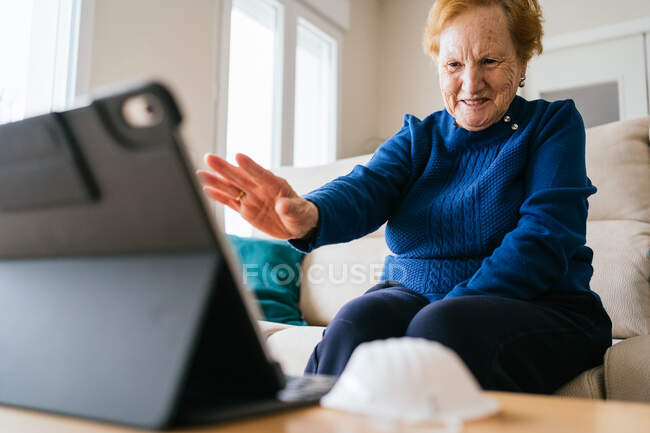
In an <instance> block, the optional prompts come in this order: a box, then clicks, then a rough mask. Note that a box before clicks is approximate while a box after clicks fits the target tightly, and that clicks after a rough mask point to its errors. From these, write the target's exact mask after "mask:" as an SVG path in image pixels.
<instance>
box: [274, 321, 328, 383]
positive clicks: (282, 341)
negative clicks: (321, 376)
mask: <svg viewBox="0 0 650 433" xmlns="http://www.w3.org/2000/svg"><path fill="white" fill-rule="evenodd" d="M324 329H325V328H324V327H321V326H289V327H287V328H284V329H281V330H278V331H277V332H274V333H273V334H272V335H271V336H270V337H269V338H268V339H267V340H266V346H267V348H268V349H269V352H270V354H271V356H272V357H273V358H274V359H275V360H276V361H278V362H279V363H280V366H282V371H283V372H284V374H289V375H292V376H301V375H302V373H303V372H304V370H305V366H306V365H307V361H308V360H309V356H310V355H311V353H312V351H313V350H314V347H315V346H316V344H318V342H319V341H320V340H321V337H322V336H323V330H324Z"/></svg>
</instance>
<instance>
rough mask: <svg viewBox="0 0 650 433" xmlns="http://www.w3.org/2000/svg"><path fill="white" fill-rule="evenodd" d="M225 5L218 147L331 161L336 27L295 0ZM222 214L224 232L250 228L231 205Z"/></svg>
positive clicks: (226, 151)
mask: <svg viewBox="0 0 650 433" xmlns="http://www.w3.org/2000/svg"><path fill="white" fill-rule="evenodd" d="M324 4H325V3H324ZM227 5H230V7H226V8H225V11H226V15H225V18H226V19H227V20H228V21H227V25H226V26H224V27H225V28H229V30H228V32H227V35H224V36H226V38H227V39H226V42H227V50H226V52H227V55H226V56H225V57H226V58H224V59H222V60H223V61H225V62H227V69H225V70H224V69H222V73H224V72H226V73H227V77H228V78H227V80H226V79H224V81H223V82H222V89H223V91H222V92H221V94H222V95H227V103H224V105H225V109H223V108H222V110H223V111H225V113H221V116H222V120H221V122H220V124H221V125H222V127H223V129H225V132H223V131H222V132H221V133H220V134H221V135H220V137H221V138H220V143H218V149H217V153H218V154H221V155H225V156H226V158H227V159H228V160H229V161H231V162H232V161H234V157H235V154H236V153H239V152H241V153H246V154H248V155H250V156H252V157H253V159H255V160H256V161H257V162H258V163H259V164H261V165H263V166H264V167H267V168H273V167H277V166H280V165H295V166H302V167H305V166H313V165H319V164H326V163H328V162H331V161H334V160H335V159H336V148H337V135H338V125H337V120H338V117H337V116H338V109H337V104H338V71H339V61H338V53H339V51H340V48H339V45H340V43H341V35H340V31H339V30H337V28H336V27H334V26H332V25H330V24H328V23H327V21H326V20H325V19H323V18H322V17H320V16H319V15H318V14H317V13H315V12H313V11H312V10H311V9H308V8H307V7H305V6H304V5H303V4H302V3H301V2H299V1H297V0H230V2H229V3H228V2H227ZM224 84H226V85H225V87H224ZM222 107H223V106H222ZM224 219H225V221H224V222H225V228H226V231H227V232H228V233H233V234H237V235H240V236H248V235H250V234H251V233H252V228H251V227H250V225H248V223H247V222H246V221H244V220H243V219H242V218H241V217H240V216H239V215H238V214H237V213H236V212H234V211H232V210H231V209H226V210H225V215H224Z"/></svg>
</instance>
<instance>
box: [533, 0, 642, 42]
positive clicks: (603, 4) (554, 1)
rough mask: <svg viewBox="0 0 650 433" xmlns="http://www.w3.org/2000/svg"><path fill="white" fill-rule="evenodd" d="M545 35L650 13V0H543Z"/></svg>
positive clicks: (617, 21) (626, 19)
mask: <svg viewBox="0 0 650 433" xmlns="http://www.w3.org/2000/svg"><path fill="white" fill-rule="evenodd" d="M540 4H541V5H542V12H543V13H544V16H545V18H546V22H545V23H544V32H545V33H546V36H557V35H559V34H562V33H569V32H574V31H578V30H585V29H589V28H593V27H599V26H604V25H608V24H615V23H620V22H623V21H628V20H634V19H637V18H641V17H647V16H650V1H649V0H541V1H540Z"/></svg>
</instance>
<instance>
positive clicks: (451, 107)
mask: <svg viewBox="0 0 650 433" xmlns="http://www.w3.org/2000/svg"><path fill="white" fill-rule="evenodd" d="M525 72H526V68H525V66H524V65H522V64H521V61H520V60H519V58H518V57H517V52H516V49H515V45H514V43H513V41H512V38H511V37H510V31H509V30H508V23H507V21H506V14H505V12H504V11H503V9H502V8H501V7H500V6H491V7H479V8H475V9H472V10H468V11H465V12H463V13H461V14H460V15H458V16H456V17H454V18H453V19H452V20H451V21H450V22H449V23H448V24H447V26H446V27H445V28H444V29H443V31H442V33H441V34H440V52H439V55H438V73H439V76H440V90H441V91H442V96H443V99H444V101H445V107H446V108H447V111H448V112H449V114H451V115H452V116H453V117H454V118H455V119H456V124H457V125H458V126H460V127H462V128H465V129H467V130H469V131H480V130H481V129H485V128H487V127H488V126H490V125H492V124H493V123H495V122H498V121H499V120H501V118H502V116H503V115H504V114H505V112H506V110H507V109H508V107H509V106H510V103H511V102H512V99H513V98H514V97H515V94H516V92H517V87H518V85H519V81H520V80H521V78H522V76H523V75H524V74H525Z"/></svg>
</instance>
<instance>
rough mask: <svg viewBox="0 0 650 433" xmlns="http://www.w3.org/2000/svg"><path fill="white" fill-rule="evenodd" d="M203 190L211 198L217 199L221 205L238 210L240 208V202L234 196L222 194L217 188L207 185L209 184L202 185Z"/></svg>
mask: <svg viewBox="0 0 650 433" xmlns="http://www.w3.org/2000/svg"><path fill="white" fill-rule="evenodd" d="M203 192H205V194H206V195H207V196H208V197H209V198H211V199H212V200H214V201H217V202H219V203H221V204H222V205H225V206H228V207H229V208H231V209H232V210H234V211H237V212H239V211H240V210H241V203H240V202H239V201H237V200H235V199H234V198H232V197H230V196H228V195H226V194H224V193H223V192H221V191H219V190H218V189H215V188H212V187H209V186H204V187H203Z"/></svg>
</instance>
